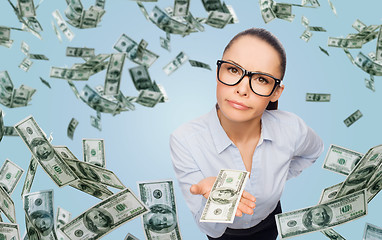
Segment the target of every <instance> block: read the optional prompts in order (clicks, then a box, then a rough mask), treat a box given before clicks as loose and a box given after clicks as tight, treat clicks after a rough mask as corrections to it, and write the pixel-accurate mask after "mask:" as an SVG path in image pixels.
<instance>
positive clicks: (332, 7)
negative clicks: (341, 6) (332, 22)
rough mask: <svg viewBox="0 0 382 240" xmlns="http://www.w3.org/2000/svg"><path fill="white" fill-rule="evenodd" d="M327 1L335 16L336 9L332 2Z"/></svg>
mask: <svg viewBox="0 0 382 240" xmlns="http://www.w3.org/2000/svg"><path fill="white" fill-rule="evenodd" d="M328 2H329V6H330V8H331V9H332V12H333V13H334V14H335V15H336V16H337V10H336V8H335V7H334V5H333V3H332V2H331V1H330V0H328Z"/></svg>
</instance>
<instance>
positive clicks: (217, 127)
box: [208, 104, 272, 154]
mask: <svg viewBox="0 0 382 240" xmlns="http://www.w3.org/2000/svg"><path fill="white" fill-rule="evenodd" d="M217 108H218V105H217V104H216V105H215V107H214V108H213V109H212V110H211V112H210V113H209V116H208V118H209V121H208V123H209V127H210V133H211V136H212V139H213V141H214V144H215V147H216V150H217V151H218V153H219V154H220V153H221V152H223V151H224V150H225V149H226V148H227V147H228V146H230V145H231V144H232V145H233V142H232V141H231V139H229V137H228V136H227V133H226V132H225V131H224V129H223V127H222V126H221V124H220V120H219V117H218V113H217ZM270 117H271V116H269V113H268V111H267V110H265V111H264V113H263V116H262V117H261V135H260V139H259V143H258V145H260V144H261V143H262V142H263V140H269V141H272V129H271V128H270V126H269V122H268V118H270Z"/></svg>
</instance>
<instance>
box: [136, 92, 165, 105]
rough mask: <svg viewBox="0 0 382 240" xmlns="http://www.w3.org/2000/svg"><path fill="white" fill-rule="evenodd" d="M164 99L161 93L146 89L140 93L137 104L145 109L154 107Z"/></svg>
mask: <svg viewBox="0 0 382 240" xmlns="http://www.w3.org/2000/svg"><path fill="white" fill-rule="evenodd" d="M162 97H163V95H162V93H160V92H155V91H151V90H147V89H144V90H141V91H140V92H139V96H138V98H137V100H136V101H135V102H136V103H139V104H141V105H142V106H145V107H154V106H155V105H156V104H157V103H158V102H159V101H160V100H161V99H162Z"/></svg>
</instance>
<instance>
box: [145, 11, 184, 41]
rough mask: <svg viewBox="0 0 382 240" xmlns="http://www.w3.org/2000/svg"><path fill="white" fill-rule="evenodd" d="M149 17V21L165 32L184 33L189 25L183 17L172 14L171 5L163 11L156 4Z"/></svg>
mask: <svg viewBox="0 0 382 240" xmlns="http://www.w3.org/2000/svg"><path fill="white" fill-rule="evenodd" d="M149 18H150V20H151V22H153V23H154V24H155V25H156V26H158V27H159V28H160V29H162V30H163V31H165V32H166V33H172V34H181V35H185V34H186V32H187V31H188V30H190V28H189V25H188V24H187V22H186V21H184V19H182V18H181V17H177V16H173V10H172V7H168V8H166V9H165V11H163V10H162V9H160V8H159V7H158V6H155V7H154V8H153V11H152V12H151V13H150V16H149Z"/></svg>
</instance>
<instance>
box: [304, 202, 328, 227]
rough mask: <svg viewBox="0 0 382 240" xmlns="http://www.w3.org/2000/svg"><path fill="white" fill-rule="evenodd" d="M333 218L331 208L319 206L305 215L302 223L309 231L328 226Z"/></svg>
mask: <svg viewBox="0 0 382 240" xmlns="http://www.w3.org/2000/svg"><path fill="white" fill-rule="evenodd" d="M332 217H333V212H332V210H331V209H330V208H329V207H327V206H326V205H318V206H316V207H314V208H312V209H310V210H309V211H307V212H306V213H305V214H304V216H303V217H302V222H303V224H304V226H305V227H306V228H308V229H317V228H322V227H323V226H326V225H328V224H329V223H330V221H331V220H332Z"/></svg>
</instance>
